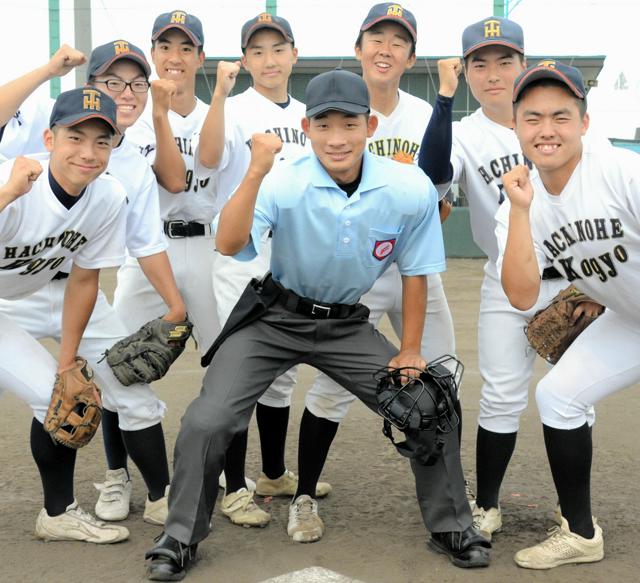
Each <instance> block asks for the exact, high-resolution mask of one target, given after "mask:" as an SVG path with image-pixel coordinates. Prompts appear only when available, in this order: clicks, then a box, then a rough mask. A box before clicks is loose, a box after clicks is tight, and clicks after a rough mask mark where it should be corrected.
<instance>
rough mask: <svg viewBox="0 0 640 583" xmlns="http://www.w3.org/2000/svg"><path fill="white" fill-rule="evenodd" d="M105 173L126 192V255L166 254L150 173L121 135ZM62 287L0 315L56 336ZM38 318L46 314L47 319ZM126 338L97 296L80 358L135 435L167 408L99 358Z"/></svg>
mask: <svg viewBox="0 0 640 583" xmlns="http://www.w3.org/2000/svg"><path fill="white" fill-rule="evenodd" d="M107 173H108V174H110V175H111V176H113V177H115V178H116V179H118V181H119V182H120V183H121V184H122V185H123V186H124V188H125V191H126V193H127V200H128V204H127V225H126V246H127V250H128V252H129V254H130V255H131V256H132V257H136V258H137V257H147V256H150V255H155V254H156V253H160V252H162V251H165V250H166V248H167V242H166V239H165V237H164V234H163V232H162V223H161V221H160V210H159V203H158V187H157V182H156V179H155V175H154V174H153V171H152V170H151V168H150V167H149V165H148V164H147V162H146V161H145V159H144V158H143V157H142V155H141V154H140V152H139V151H138V148H137V147H135V146H133V145H132V144H131V143H130V142H129V141H128V140H127V139H126V137H125V138H124V139H123V140H122V142H121V143H120V145H119V146H118V147H117V148H114V149H113V151H112V153H111V157H110V159H109V166H108V168H107ZM69 270H70V265H62V266H60V270H59V271H63V272H68V271H69ZM66 283H67V282H66V280H65V279H56V280H53V281H51V282H50V283H49V284H48V285H47V286H45V287H43V288H41V289H40V290H38V291H36V292H35V293H33V294H31V295H30V296H28V297H26V298H23V299H21V300H18V301H3V300H0V313H4V314H5V315H8V316H10V317H11V319H12V320H13V321H14V322H16V323H17V324H18V325H19V326H20V327H21V328H22V329H23V330H25V331H27V332H28V333H29V334H31V336H33V337H34V338H44V337H51V338H59V337H60V334H61V326H62V304H63V299H64V291H65V287H66ZM43 314H47V315H48V316H47V318H46V319H45V318H44V317H43ZM127 334H128V331H127V328H126V326H125V325H124V324H123V323H122V322H121V321H120V319H119V317H118V314H117V313H116V311H115V309H114V308H113V307H112V306H111V305H110V304H109V303H108V301H107V299H106V297H105V295H104V293H103V292H102V291H100V292H98V301H97V302H96V306H95V308H94V310H93V313H92V314H91V319H90V320H89V322H88V324H87V327H86V329H85V332H84V334H83V336H82V346H81V354H82V356H84V357H85V358H86V359H87V360H88V361H89V363H90V364H91V366H92V368H93V369H94V371H95V373H96V375H97V377H98V379H99V384H100V387H101V388H102V390H103V399H102V400H103V404H104V406H105V408H106V409H108V410H109V411H114V412H118V418H119V423H120V428H121V429H123V430H125V431H135V430H140V429H146V428H147V427H151V426H153V425H156V424H157V423H159V422H160V421H161V420H162V418H163V417H164V413H165V410H166V406H165V403H164V402H162V401H161V400H159V399H158V397H157V396H156V394H155V393H154V391H153V390H152V389H151V387H150V386H149V385H147V384H136V385H135V386H132V387H125V386H123V385H122V384H121V383H120V382H119V381H118V380H117V379H116V377H115V376H114V375H113V373H112V372H111V369H110V367H109V366H108V365H107V363H106V360H104V359H102V355H103V353H104V351H105V350H106V349H107V348H110V347H111V346H112V345H113V344H115V343H116V342H117V341H118V340H120V339H122V338H124V337H125V336H127Z"/></svg>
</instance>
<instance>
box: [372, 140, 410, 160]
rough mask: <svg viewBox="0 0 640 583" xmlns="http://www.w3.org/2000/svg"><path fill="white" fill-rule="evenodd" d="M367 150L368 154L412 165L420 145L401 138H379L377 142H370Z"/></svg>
mask: <svg viewBox="0 0 640 583" xmlns="http://www.w3.org/2000/svg"><path fill="white" fill-rule="evenodd" d="M368 148H369V152H371V153H372V154H376V155H377V156H384V157H385V158H391V159H393V160H397V161H398V162H405V163H409V164H413V162H414V161H415V159H416V156H417V155H418V150H419V149H420V144H416V143H415V142H412V141H410V140H407V139H403V138H380V139H379V140H371V141H370V142H369V145H368Z"/></svg>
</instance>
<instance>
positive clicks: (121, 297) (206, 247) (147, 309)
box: [114, 99, 220, 353]
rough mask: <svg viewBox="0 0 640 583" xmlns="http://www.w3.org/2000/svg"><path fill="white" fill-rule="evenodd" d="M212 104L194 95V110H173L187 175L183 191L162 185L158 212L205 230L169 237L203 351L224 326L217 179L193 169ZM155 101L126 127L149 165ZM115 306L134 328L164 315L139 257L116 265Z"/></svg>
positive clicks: (153, 142)
mask: <svg viewBox="0 0 640 583" xmlns="http://www.w3.org/2000/svg"><path fill="white" fill-rule="evenodd" d="M207 111H208V106H207V105H206V104H205V103H204V102H202V101H200V100H199V99H196V105H195V108H194V109H193V111H192V112H191V113H190V114H189V115H187V116H185V117H183V116H181V115H180V114H178V113H176V112H175V111H171V110H170V111H169V123H170V125H171V129H172V131H173V135H174V138H175V140H176V143H177V144H178V148H179V149H180V152H181V154H182V158H183V159H184V161H185V164H186V169H187V175H186V185H185V189H184V192H182V193H179V194H172V193H170V192H168V191H167V190H166V189H164V188H163V187H162V186H159V187H158V190H159V196H160V216H161V218H162V220H163V221H165V224H167V223H168V222H171V221H178V223H170V224H179V222H180V221H182V222H187V223H191V222H193V223H197V224H198V225H201V227H200V228H201V230H202V232H203V233H204V234H202V235H199V236H193V237H183V238H169V239H168V249H167V254H168V256H169V261H170V262H171V267H172V269H173V274H174V277H175V280H176V283H177V285H178V289H179V290H180V293H181V295H182V297H183V299H184V302H185V305H186V307H187V314H188V316H189V319H190V320H191V321H192V322H193V333H194V337H195V339H196V341H197V342H198V345H199V348H200V350H201V352H202V353H204V352H206V351H207V349H208V348H209V346H211V344H212V343H213V341H214V339H215V338H216V336H217V335H218V333H219V332H220V325H219V323H218V316H217V313H216V308H215V305H216V303H215V297H214V295H213V285H212V283H211V273H212V271H213V264H214V260H215V256H216V253H215V249H214V241H213V235H212V233H211V221H212V220H213V218H214V216H215V215H216V213H217V211H218V205H219V202H218V201H217V199H216V191H215V188H214V182H213V181H211V180H209V179H207V178H205V179H202V180H200V179H198V178H197V177H196V176H195V175H194V156H193V155H194V149H193V147H192V136H193V134H194V132H196V131H198V130H199V129H200V128H201V127H202V123H203V122H204V118H205V116H206V115H207ZM151 112H152V107H151V105H148V106H147V107H146V109H145V111H144V113H143V114H142V116H141V117H140V119H139V120H138V121H137V122H136V123H135V124H134V125H133V126H132V127H131V128H129V130H128V131H127V138H128V139H129V140H131V142H132V143H134V144H135V145H136V146H138V147H139V148H140V151H141V152H142V155H143V156H144V157H145V158H146V160H147V162H148V163H149V164H150V165H151V164H153V162H154V160H155V147H156V137H155V132H154V129H153V122H152V118H151V115H152V113H151ZM114 307H115V308H116V311H117V312H118V315H119V316H120V319H121V320H122V321H123V322H124V323H125V325H126V326H127V327H128V329H129V331H130V332H133V331H135V330H137V329H139V328H140V326H142V325H143V324H144V323H146V322H148V321H149V320H152V319H154V318H157V317H159V316H162V315H163V314H164V313H165V312H166V306H165V304H164V301H163V300H162V298H161V297H160V296H159V295H158V293H157V292H156V291H155V289H154V288H153V286H152V285H151V283H149V281H148V280H147V278H146V277H145V275H144V273H143V271H142V269H141V268H140V266H139V264H138V261H137V260H136V258H135V257H133V256H129V257H127V259H126V261H125V263H124V265H123V266H122V267H121V268H120V269H119V270H118V283H117V287H116V291H115V297H114Z"/></svg>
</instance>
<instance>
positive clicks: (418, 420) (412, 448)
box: [376, 355, 464, 466]
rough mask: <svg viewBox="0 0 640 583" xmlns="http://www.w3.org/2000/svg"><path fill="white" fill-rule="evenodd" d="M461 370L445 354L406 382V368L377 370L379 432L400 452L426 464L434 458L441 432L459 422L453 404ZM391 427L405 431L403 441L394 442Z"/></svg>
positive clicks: (448, 430) (438, 451)
mask: <svg viewBox="0 0 640 583" xmlns="http://www.w3.org/2000/svg"><path fill="white" fill-rule="evenodd" d="M445 365H446V366H445ZM450 368H452V369H453V370H454V372H451V370H450ZM463 370H464V367H463V366H462V363H461V362H460V361H458V360H456V359H455V358H453V357H452V356H448V355H446V356H442V357H440V358H438V359H437V360H434V361H432V362H430V363H429V364H428V365H427V367H426V369H425V370H424V371H420V376H418V377H415V378H411V377H409V378H408V380H406V382H403V379H404V378H405V376H406V374H407V372H408V371H407V369H392V368H384V369H381V370H380V371H378V373H376V380H377V381H378V387H377V390H376V398H377V401H378V413H379V414H380V415H381V416H382V417H383V419H384V422H383V428H382V432H383V433H384V435H385V436H386V437H388V438H389V439H390V440H391V442H392V443H393V445H395V446H396V449H397V450H398V452H399V453H400V454H402V455H403V456H405V457H408V458H415V459H417V460H418V461H419V462H420V463H422V464H425V465H428V466H429V465H433V464H434V463H435V462H436V461H437V459H438V458H439V457H440V455H441V454H442V448H443V447H444V441H443V440H442V437H441V436H442V434H444V433H449V432H450V431H452V430H453V429H455V428H456V427H457V426H458V423H459V422H460V419H459V418H458V415H457V413H456V411H455V403H456V401H457V400H458V386H459V383H460V380H461V378H462V372H463ZM391 426H394V427H396V428H397V429H400V430H401V431H402V432H404V434H405V437H406V441H403V442H402V443H396V442H395V440H394V438H393V433H392V430H391Z"/></svg>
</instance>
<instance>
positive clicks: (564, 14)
mask: <svg viewBox="0 0 640 583" xmlns="http://www.w3.org/2000/svg"><path fill="white" fill-rule="evenodd" d="M374 3H375V2H374V1H372V0H279V1H278V14H280V15H282V16H284V17H285V18H287V19H288V20H289V22H290V23H291V26H292V28H293V32H294V36H295V38H296V45H297V46H298V48H299V50H300V56H307V57H312V56H342V55H352V54H353V43H354V41H355V38H356V36H357V32H358V29H359V26H360V24H361V23H362V20H363V19H364V17H365V16H366V14H367V11H368V9H369V8H370V7H371V6H372V5H373V4H374ZM402 4H403V5H404V6H405V7H406V8H408V9H409V10H411V11H412V12H413V13H414V14H415V15H416V18H417V21H418V46H417V53H418V55H424V56H445V55H458V54H460V51H461V48H460V38H461V34H462V30H463V29H464V28H465V26H467V25H468V24H470V23H472V22H475V21H477V20H480V19H482V18H484V17H485V16H489V15H490V14H492V12H493V2H492V1H491V0H448V1H447V2H442V1H440V0H407V1H406V2H403V3H402ZM513 4H514V0H511V5H513ZM73 6H74V2H73V0H60V12H61V15H60V18H61V42H63V43H64V42H66V43H68V44H71V45H73V44H74V26H73ZM264 7H265V2H264V0H172V1H171V2H167V1H165V0H153V1H152V0H92V12H93V14H92V33H93V44H94V46H95V45H99V44H103V43H105V42H109V41H111V40H115V39H116V38H124V39H126V40H129V41H130V42H133V43H134V44H137V45H138V46H140V47H141V48H142V49H144V50H145V51H148V49H149V45H150V40H149V39H150V35H151V26H152V24H153V20H154V18H155V16H156V15H157V14H159V13H161V12H169V11H172V10H177V9H181V10H186V11H187V12H191V13H193V14H195V15H196V16H198V17H199V18H200V19H201V20H202V22H203V25H204V34H205V52H206V54H207V55H209V56H236V55H238V54H239V53H240V29H241V27H242V24H243V23H244V22H245V21H246V20H248V19H249V18H251V17H253V16H255V15H256V14H258V13H259V12H262V11H263V10H264ZM2 8H3V11H2V12H3V15H5V18H4V20H3V27H2V28H3V30H2V35H0V54H2V55H3V59H2V60H3V70H2V72H1V73H0V84H1V83H4V82H6V81H8V80H10V79H12V78H14V77H17V76H19V75H20V74H22V73H24V72H26V71H28V70H30V69H33V68H35V67H36V66H38V65H39V64H42V63H43V62H45V61H46V60H47V59H48V50H49V40H48V39H49V33H48V1H47V0H2ZM7 14H13V15H14V18H13V19H12V20H11V21H9V19H7V18H6V15H7ZM17 15H19V18H17V19H16V18H15V16H17ZM510 18H512V19H513V20H515V21H516V22H518V23H519V24H521V25H522V26H523V28H524V31H525V43H526V49H527V54H530V55H540V56H545V55H605V56H606V60H605V68H604V70H603V71H602V73H601V74H600V77H599V87H598V88H597V89H593V90H591V92H590V103H589V106H590V111H591V115H592V120H593V125H594V127H595V128H596V129H597V130H598V131H600V132H601V133H603V134H605V135H607V136H616V137H623V138H631V137H633V135H634V131H635V128H636V127H640V67H639V66H638V57H637V55H636V50H635V49H636V48H637V46H638V36H639V35H638V22H639V20H640V3H639V2H638V0H522V1H521V2H520V3H519V4H518V5H517V6H516V7H515V9H514V10H513V12H512V13H511V15H510ZM10 22H13V23H15V26H12V24H11V23H10ZM25 45H26V47H25ZM621 72H623V73H624V75H625V77H626V79H627V86H628V89H627V90H626V91H616V90H614V85H615V82H616V79H617V78H618V76H619V75H620V73H621ZM74 82H75V81H74V76H73V74H69V75H67V77H65V78H64V80H63V84H62V88H63V89H70V88H72V87H73V85H74Z"/></svg>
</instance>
